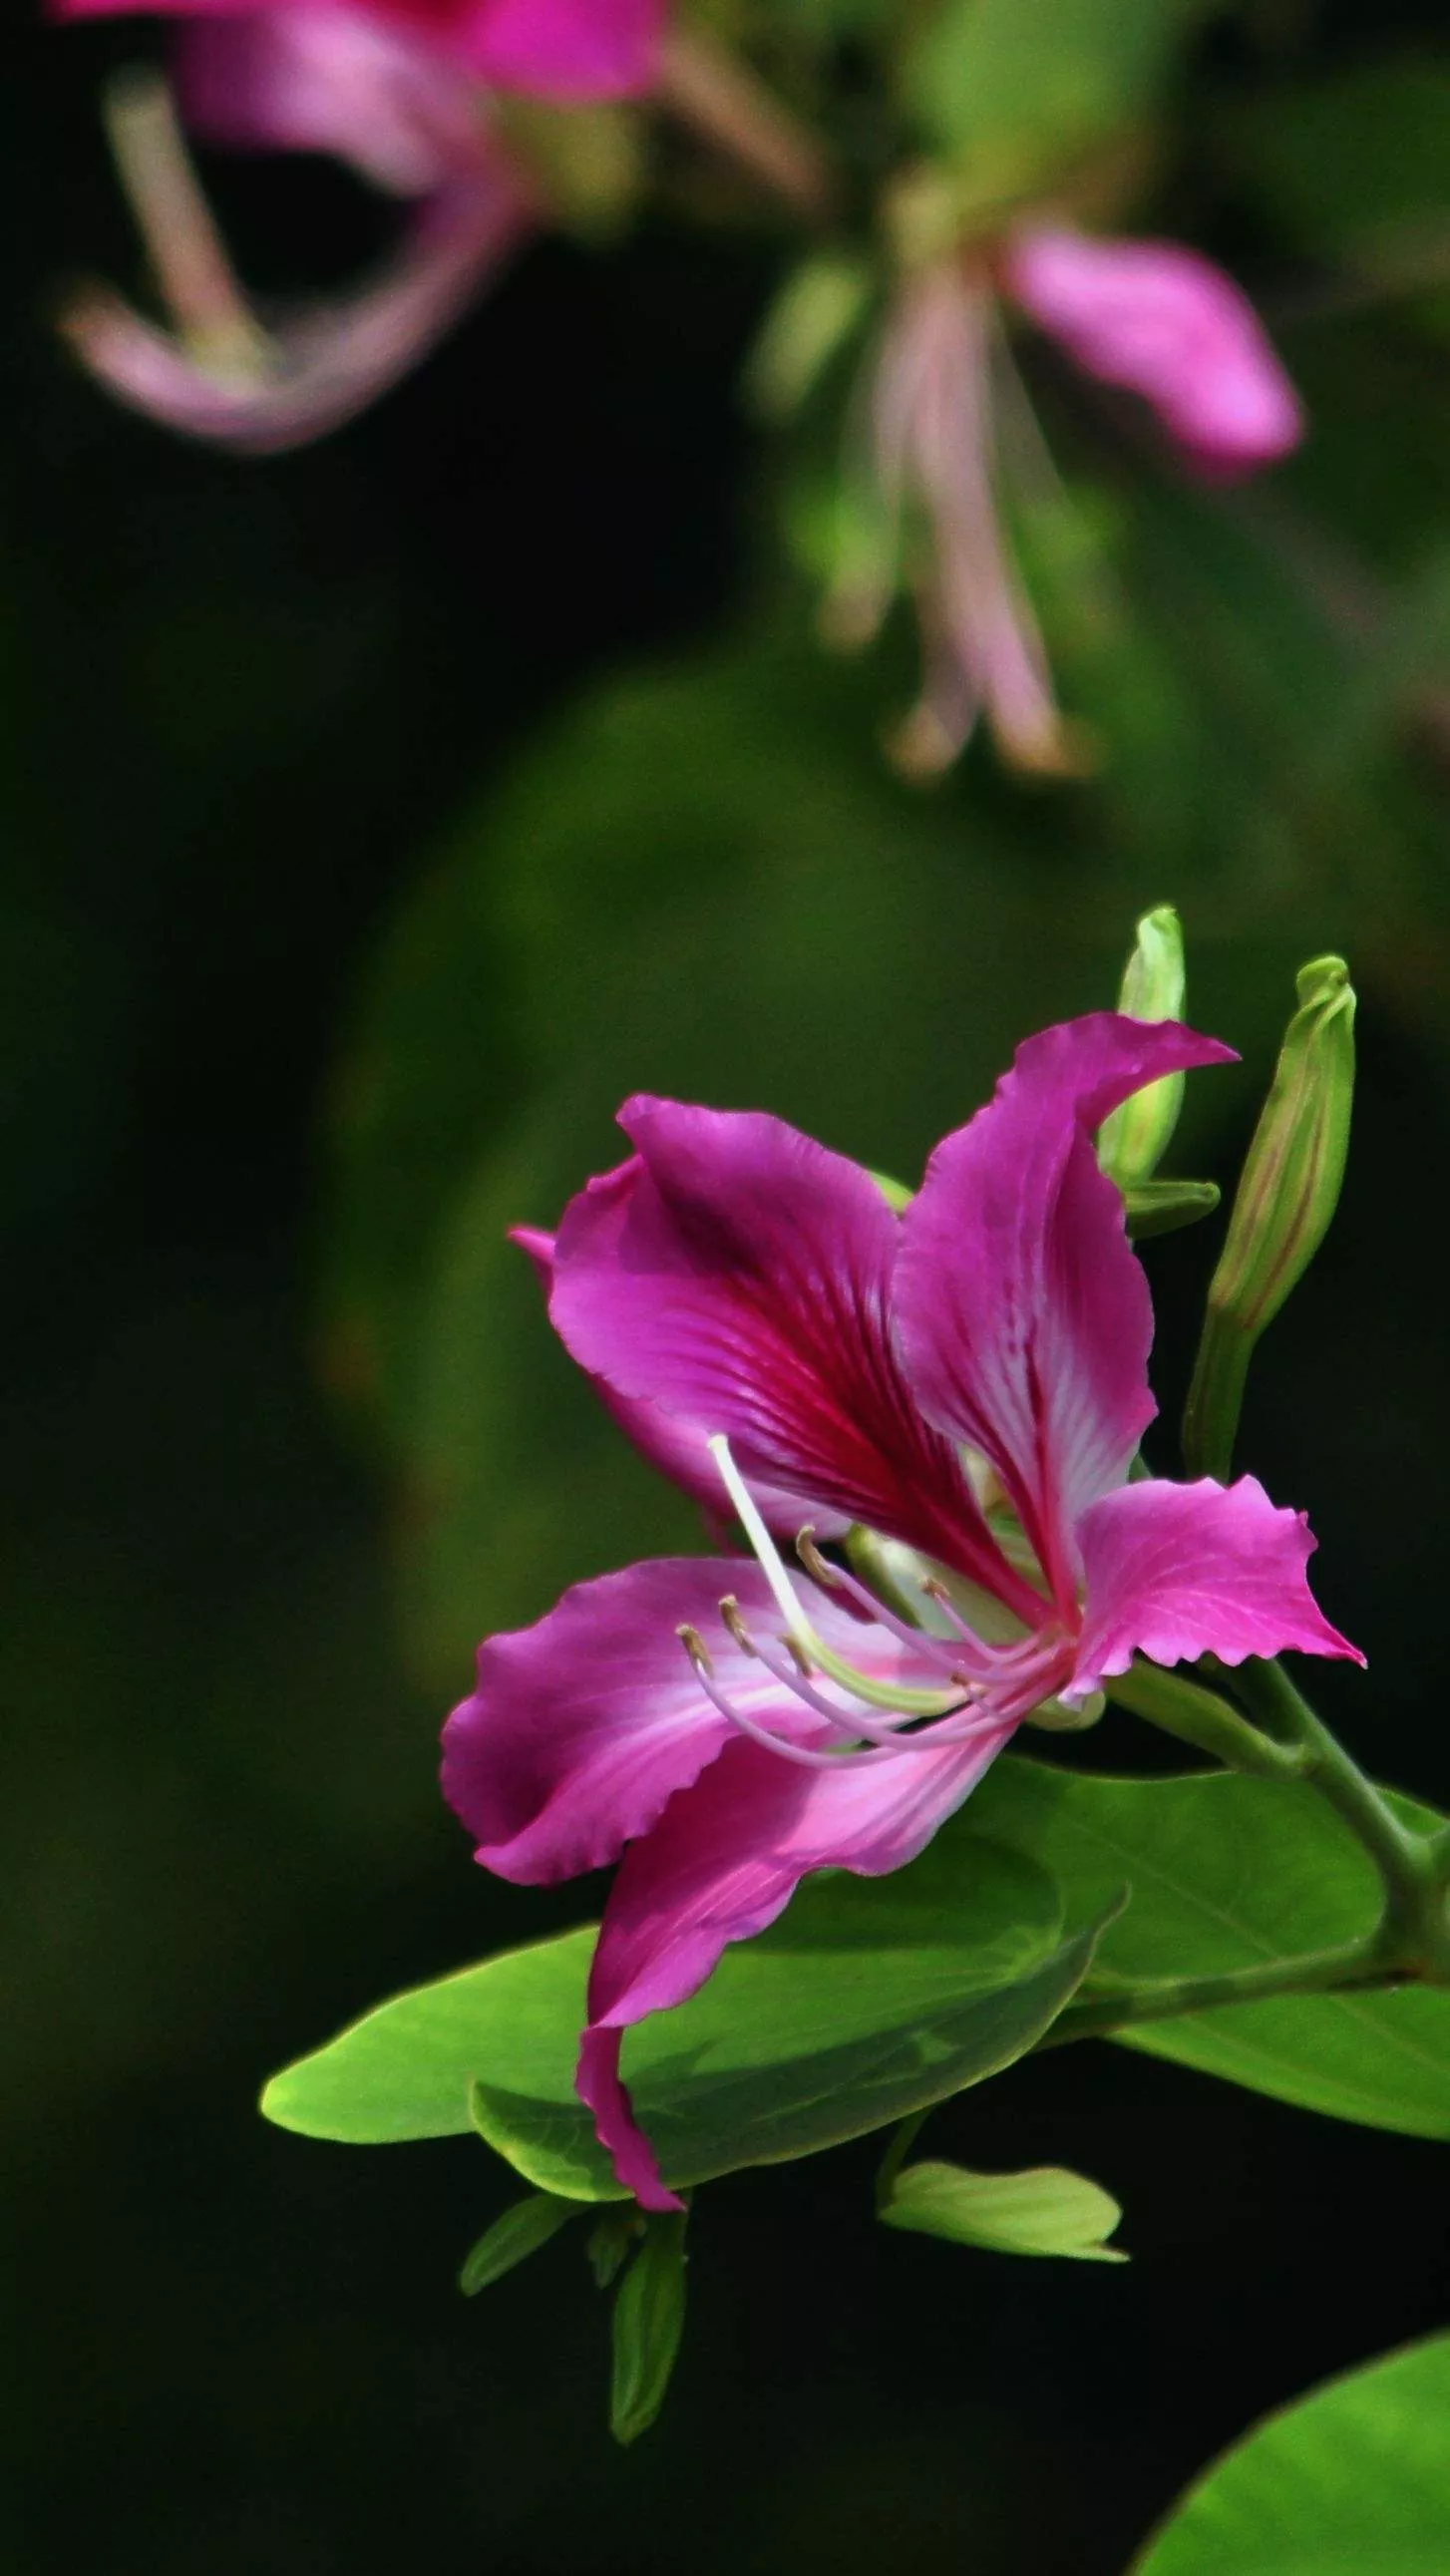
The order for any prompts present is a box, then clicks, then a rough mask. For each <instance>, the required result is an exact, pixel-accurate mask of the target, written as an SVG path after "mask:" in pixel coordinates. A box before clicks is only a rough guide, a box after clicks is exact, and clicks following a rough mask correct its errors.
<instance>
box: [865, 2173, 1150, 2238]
mask: <svg viewBox="0 0 1450 2576" xmlns="http://www.w3.org/2000/svg"><path fill="white" fill-rule="evenodd" d="M879 2214H880V2216H881V2217H882V2218H883V2219H884V2220H885V2223H886V2225H887V2226H888V2227H901V2228H906V2229H907V2230H909V2231H910V2232H911V2233H912V2234H913V2235H917V2236H940V2237H943V2238H944V2239H945V2240H946V2241H947V2243H948V2244H952V2245H981V2246H987V2247H990V2248H991V2249H992V2251H993V2252H995V2253H999V2254H1058V2255H1067V2256H1070V2257H1071V2258H1072V2259H1074V2260H1075V2261H1077V2262H1087V2263H1126V2262H1127V2260H1128V2257H1127V2255H1126V2254H1125V2253H1124V2252H1123V2251H1122V2250H1121V2248H1120V2247H1118V2246H1115V2245H1109V2244H1107V2243H1106V2241H1105V2240H1106V2239H1107V2238H1108V2237H1109V2236H1111V2235H1112V2233H1113V2230H1114V2228H1115V2227H1116V2226H1117V2225H1118V2222H1119V2220H1120V2219H1121V2217H1122V2215H1123V2213H1122V2210H1121V2209H1120V2207H1119V2205H1118V2203H1117V2202H1116V2201H1115V2200H1114V2199H1113V2197H1112V2194H1111V2193H1110V2192H1106V2191H1104V2190H1103V2189H1102V2188H1101V2186H1100V2185H1099V2184H1098V2183H1095V2182H1089V2181H1088V2179H1087V2177H1086V2175H1084V2174H1076V2173H1071V2172H1069V2170H1068V2169H1067V2167H1066V2166H1064V2165H1034V2166H1031V2167H1029V2168H1028V2170H1027V2171H1026V2172H1024V2173H971V2172H969V2171H968V2170H967V2168H966V2167H965V2166H964V2165H950V2164H938V2163H932V2162H928V2163H923V2164H919V2165H907V2166H906V2167H905V2168H904V2169H903V2170H902V2171H901V2172H899V2173H898V2174H897V2175H896V2176H895V2178H894V2180H893V2182H892V2184H891V2188H890V2191H889V2193H888V2194H887V2197H886V2199H885V2201H884V2202H883V2204H882V2207H881V2210H880V2213H879Z"/></svg>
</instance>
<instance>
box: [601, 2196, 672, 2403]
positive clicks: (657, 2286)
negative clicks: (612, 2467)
mask: <svg viewBox="0 0 1450 2576" xmlns="http://www.w3.org/2000/svg"><path fill="white" fill-rule="evenodd" d="M685 2222H686V2213H685V2212H684V2211H683V2210H682V2211H681V2212H680V2213H679V2214H678V2215H668V2214H656V2213H655V2212H653V2211H652V2212H651V2213H650V2215H649V2217H648V2218H647V2219H646V2220H645V2231H644V2242H643V2244H642V2245H641V2246H640V2249H639V2252H638V2253H637V2254H636V2256H635V2258H634V2261H633V2262H632V2263H631V2264H630V2267H629V2269H628V2271H627V2272H626V2273H625V2276H624V2278H623V2280H622V2281H621V2282H620V2285H619V2288H618V2291H617V2292H616V2294H615V2301H614V2375H613V2379H612V2382H611V2385H610V2391H609V2429H610V2431H611V2433H612V2434H613V2435H614V2438H615V2440H616V2442H621V2443H626V2444H628V2443H630V2442H637V2441H638V2439H639V2437H640V2435H641V2433H647V2432H648V2431H649V2428H650V2426H651V2424H652V2423H653V2422H654V2420H655V2417H656V2416H657V2415H658V2413H659V2411H660V2408H661V2407H662V2406H663V2404H664V2402H665V2395H666V2391H667V2390H668V2388H669V2384H670V2378H671V2375H672V2373H673V2371H674V2367H675V2361H676V2358H677V2356H678V2353H679V2349H680V2337H681V2336H682V2334H683V2333H684V2330H685Z"/></svg>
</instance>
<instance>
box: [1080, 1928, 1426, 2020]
mask: <svg viewBox="0 0 1450 2576" xmlns="http://www.w3.org/2000/svg"><path fill="white" fill-rule="evenodd" d="M1410 1973H1412V1972H1411V1971H1409V1970H1407V1969H1405V1968H1403V1967H1400V1966H1397V1965H1394V1964H1393V1963H1392V1962H1391V1961H1390V1960H1389V1959H1387V1957H1386V1953H1385V1949H1384V1945H1383V1943H1382V1941H1381V1938H1380V1935H1379V1933H1378V1932H1372V1933H1371V1934H1369V1936H1368V1937H1367V1938H1366V1939H1364V1940H1361V1941H1346V1942H1343V1943H1341V1945H1340V1946H1339V1948H1337V1949H1334V1950H1310V1951H1306V1952H1305V1953H1304V1955H1303V1957H1302V1958H1298V1959H1266V1960H1264V1961H1263V1962H1262V1964H1260V1965H1256V1966H1254V1967H1252V1968H1225V1969H1224V1970H1223V1971H1222V1972H1221V1973H1220V1974H1219V1975H1217V1976H1210V1977H1144V1978H1141V1979H1140V1980H1138V1981H1137V1982H1135V1983H1134V1984H1131V1985H1124V1986H1123V1987H1122V1988H1121V1989H1120V1990H1118V1991H1117V1992H1115V1993H1112V1994H1106V1995H1098V1996H1094V1997H1092V1998H1091V1999H1090V2000H1089V2001H1088V2002H1086V2003H1079V2004H1069V2005H1068V2007H1067V2010H1066V2011H1065V2012H1063V2013H1060V2014H1059V2015H1058V2017H1057V2020H1056V2021H1055V2022H1054V2023H1053V2025H1052V2028H1051V2029H1050V2030H1049V2031H1048V2033H1047V2035H1046V2037H1045V2038H1043V2039H1041V2040H1039V2041H1038V2047H1039V2048H1059V2047H1061V2046H1062V2045H1063V2043H1064V2042H1065V2041H1067V2040H1071V2039H1110V2038H1112V2037H1114V2036H1115V2035H1116V2034H1117V2033H1118V2032H1120V2031H1124V2030H1132V2029H1134V2028H1136V2026H1137V2025H1138V2024H1139V2023H1140V2022H1147V2021H1169V2020H1172V2019H1173V2018H1174V2017H1175V2016H1176V2015H1177V2014H1179V2013H1191V2012H1212V2011H1214V2010H1215V2009H1216V2008H1217V2007H1218V2006H1220V2005H1222V2004H1252V2003H1263V2002H1265V2001H1267V2000H1269V1999H1271V1998H1273V1997H1274V1996H1277V1995H1322V1994H1339V1993H1342V1992H1344V1991H1345V1989H1346V1988H1350V1987H1356V1988H1361V1989H1362V1988H1364V1987H1366V1986H1395V1985H1402V1984H1403V1983H1404V1982H1405V1979H1406V1977H1407V1975H1409V1974H1410Z"/></svg>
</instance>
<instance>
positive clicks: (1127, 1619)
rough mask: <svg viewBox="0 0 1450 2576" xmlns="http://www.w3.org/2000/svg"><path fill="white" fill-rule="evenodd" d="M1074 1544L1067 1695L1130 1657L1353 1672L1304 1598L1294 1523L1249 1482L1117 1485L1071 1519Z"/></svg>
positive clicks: (1298, 1518) (1304, 1543) (1305, 1551)
mask: <svg viewBox="0 0 1450 2576" xmlns="http://www.w3.org/2000/svg"><path fill="white" fill-rule="evenodd" d="M1079 1537H1080V1540H1081V1545H1082V1556H1083V1568H1084V1574H1085V1579H1086V1587H1087V1590H1086V1606H1085V1610H1084V1621H1083V1633H1082V1639H1081V1642H1080V1644H1079V1647H1078V1655H1077V1666H1076V1670H1075V1671H1074V1674H1073V1680H1072V1694H1073V1696H1074V1697H1079V1696H1081V1695H1082V1694H1083V1693H1084V1692H1087V1691H1090V1690H1092V1689H1095V1688H1096V1686H1097V1684H1098V1683H1099V1682H1100V1681H1102V1680H1104V1679H1108V1678H1111V1676H1112V1675H1113V1674H1115V1673H1122V1672H1126V1671H1127V1668H1128V1665H1129V1663H1130V1661H1131V1659H1132V1656H1133V1654H1134V1652H1135V1651H1136V1652H1138V1653H1141V1654H1144V1655H1147V1656H1150V1657H1151V1659H1152V1661H1153V1662H1154V1663H1155V1664H1177V1663H1192V1662H1194V1661H1196V1659H1197V1658H1198V1656H1200V1655H1217V1657H1218V1659H1219V1661H1220V1662H1221V1663H1225V1664H1241V1663H1242V1662H1243V1660H1244V1658H1245V1656H1246V1655H1277V1654H1281V1653H1283V1652H1284V1650H1285V1649H1286V1648H1293V1649H1294V1650H1295V1651H1297V1652H1298V1653H1299V1654H1301V1655H1342V1656H1348V1657H1349V1658H1350V1659H1351V1660H1352V1661H1353V1662H1355V1663H1358V1664H1362V1663H1363V1662H1364V1657H1363V1655H1362V1654H1361V1653H1360V1651H1359V1648H1358V1647H1357V1646H1352V1645H1350V1644H1349V1642H1348V1640H1347V1639H1346V1638H1344V1637H1341V1635H1340V1634H1339V1631H1338V1629H1337V1628H1331V1626H1330V1624H1329V1622H1328V1620H1327V1619H1326V1618H1325V1617H1324V1615H1323V1612H1322V1611H1321V1610H1320V1608H1319V1606H1318V1604H1317V1602H1316V1601H1315V1599H1314V1596H1313V1594H1312V1593H1311V1592H1310V1589H1309V1584H1308V1579H1307V1576H1306V1574H1305V1567H1306V1566H1307V1564H1308V1561H1309V1558H1310V1556H1311V1555H1312V1554H1313V1551H1314V1547H1315V1540H1314V1538H1313V1536H1312V1534H1311V1532H1310V1529H1309V1524H1308V1521H1307V1520H1306V1519H1305V1516H1304V1514H1303V1513H1302V1512H1295V1511H1288V1510H1278V1509H1276V1508H1275V1506H1274V1504H1272V1503H1271V1502H1270V1500H1269V1497H1268V1495H1267V1494H1266V1493H1265V1491H1264V1489H1263V1486H1262V1485H1261V1484H1260V1483H1259V1482H1258V1480H1257V1478H1256V1477H1253V1476H1241V1477H1240V1478H1239V1479H1238V1482H1237V1483H1236V1484H1233V1485H1229V1486H1227V1487H1225V1486H1223V1485H1217V1484H1215V1483H1214V1482H1213V1480H1212V1478H1211V1477H1204V1478H1202V1479H1201V1480H1200V1482H1199V1483H1197V1484H1194V1485H1170V1484H1159V1483H1156V1482H1152V1483H1145V1484H1137V1485H1124V1486H1122V1487H1121V1488H1120V1489H1119V1491H1118V1492H1117V1493H1114V1494H1107V1495H1104V1497H1103V1499H1102V1500H1101V1501H1100V1502H1096V1503H1094V1504H1093V1506H1092V1508H1091V1510H1090V1511H1088V1512H1086V1513H1085V1514H1084V1515H1083V1519H1082V1523H1081V1526H1080V1530H1079Z"/></svg>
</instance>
